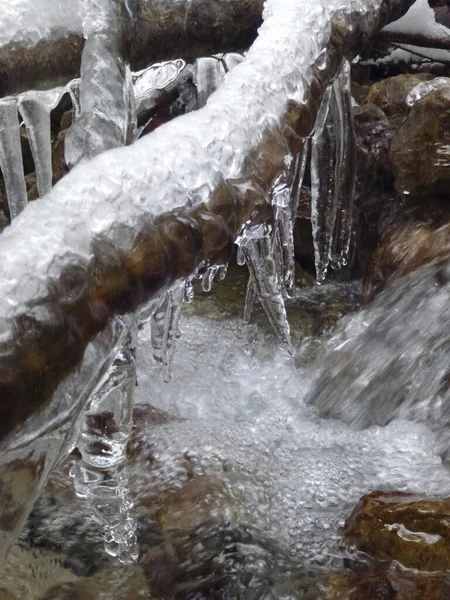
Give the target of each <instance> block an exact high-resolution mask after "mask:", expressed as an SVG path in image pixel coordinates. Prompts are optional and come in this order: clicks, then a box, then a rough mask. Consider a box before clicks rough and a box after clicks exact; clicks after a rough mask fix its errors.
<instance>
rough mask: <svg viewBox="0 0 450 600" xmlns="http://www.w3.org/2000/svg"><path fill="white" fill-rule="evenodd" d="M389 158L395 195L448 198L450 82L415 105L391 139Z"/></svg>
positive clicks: (449, 179)
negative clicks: (422, 195) (393, 176)
mask: <svg viewBox="0 0 450 600" xmlns="http://www.w3.org/2000/svg"><path fill="white" fill-rule="evenodd" d="M441 82H442V80H441ZM389 158H390V162H391V164H392V169H393V171H394V175H395V188H396V189H397V191H399V192H401V193H403V194H406V195H408V194H424V193H434V194H437V195H442V196H444V197H447V198H448V197H449V195H450V194H449V185H450V79H449V80H448V86H446V87H443V86H442V85H441V86H440V87H439V88H438V89H436V90H435V91H433V92H430V93H429V94H427V95H426V96H424V97H423V98H421V99H420V100H418V101H417V102H416V103H415V104H414V106H413V107H412V108H411V110H410V112H409V114H408V117H407V119H406V120H405V122H404V123H403V124H402V125H400V127H399V128H398V129H397V131H396V133H395V135H394V136H393V138H392V142H391V147H390V151H389Z"/></svg>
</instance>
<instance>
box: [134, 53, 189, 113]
mask: <svg viewBox="0 0 450 600" xmlns="http://www.w3.org/2000/svg"><path fill="white" fill-rule="evenodd" d="M185 69H186V63H185V61H184V60H181V59H178V60H171V61H167V62H163V63H156V64H153V65H151V66H150V67H147V68H146V69H143V70H142V71H137V72H136V73H133V75H132V79H133V86H134V97H135V98H136V112H137V114H138V115H140V114H141V113H142V112H144V111H148V110H151V109H153V108H154V106H155V102H156V100H157V98H158V96H159V94H160V92H161V91H162V90H168V91H169V90H170V89H172V88H173V89H175V88H176V87H177V86H178V85H179V84H180V83H181V82H182V81H184V74H183V71H184V70H185Z"/></svg>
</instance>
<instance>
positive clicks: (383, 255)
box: [364, 223, 450, 297]
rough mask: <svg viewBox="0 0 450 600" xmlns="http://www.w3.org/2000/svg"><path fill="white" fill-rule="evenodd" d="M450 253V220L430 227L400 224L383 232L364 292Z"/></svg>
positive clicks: (372, 292)
mask: <svg viewBox="0 0 450 600" xmlns="http://www.w3.org/2000/svg"><path fill="white" fill-rule="evenodd" d="M449 255H450V224H447V225H444V226H442V227H439V228H438V229H432V228H431V227H430V226H428V225H426V224H425V223H413V224H408V225H403V226H399V227H398V228H395V229H394V230H393V231H391V232H389V233H387V234H385V235H384V236H383V238H382V239H381V240H380V242H379V244H378V247H377V248H376V250H375V252H374V253H373V256H372V259H371V263H370V265H369V266H368V269H367V273H366V276H365V282H364V291H365V294H366V296H369V297H372V296H373V295H374V294H377V293H379V292H380V291H381V290H382V289H383V288H384V287H385V286H386V284H387V283H388V282H389V281H391V280H392V279H394V278H396V277H401V276H403V275H406V274H407V273H410V272H411V271H414V270H415V269H417V268H419V267H421V266H422V265H425V264H427V263H430V262H431V261H433V260H436V259H439V258H443V257H446V256H449Z"/></svg>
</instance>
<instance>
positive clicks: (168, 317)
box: [151, 281, 185, 381]
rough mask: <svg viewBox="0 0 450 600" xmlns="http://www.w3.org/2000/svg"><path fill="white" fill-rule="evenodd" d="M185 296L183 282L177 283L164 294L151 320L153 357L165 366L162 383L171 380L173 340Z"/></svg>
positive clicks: (175, 335)
mask: <svg viewBox="0 0 450 600" xmlns="http://www.w3.org/2000/svg"><path fill="white" fill-rule="evenodd" d="M184 294H185V282H184V281H183V282H181V283H177V284H176V285H175V286H174V287H173V288H172V289H170V290H169V291H168V292H166V293H165V294H164V296H163V298H162V301H161V303H160V305H159V307H158V308H157V310H156V311H155V312H154V314H153V315H152V319H151V339H152V349H153V357H154V359H155V360H156V361H158V362H160V363H162V364H163V365H165V367H166V370H165V372H164V381H169V380H170V378H171V364H172V359H173V354H174V351H175V340H176V337H177V333H178V324H179V321H180V316H181V308H182V305H183V299H184Z"/></svg>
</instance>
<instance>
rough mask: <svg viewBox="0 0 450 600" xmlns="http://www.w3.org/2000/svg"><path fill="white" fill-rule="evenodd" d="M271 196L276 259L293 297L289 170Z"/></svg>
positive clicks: (285, 283)
mask: <svg viewBox="0 0 450 600" xmlns="http://www.w3.org/2000/svg"><path fill="white" fill-rule="evenodd" d="M270 196H271V200H272V206H273V207H274V217H275V232H274V237H273V253H274V259H275V260H276V261H277V263H278V269H277V270H278V272H279V273H281V274H282V284H283V287H284V289H285V291H286V293H287V294H288V295H291V294H292V290H293V286H294V219H293V210H292V202H291V200H292V196H291V183H290V176H289V170H288V169H286V171H284V172H283V173H282V174H281V175H280V176H279V177H278V178H277V180H276V181H275V184H274V186H273V187H272V190H271V192H270Z"/></svg>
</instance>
